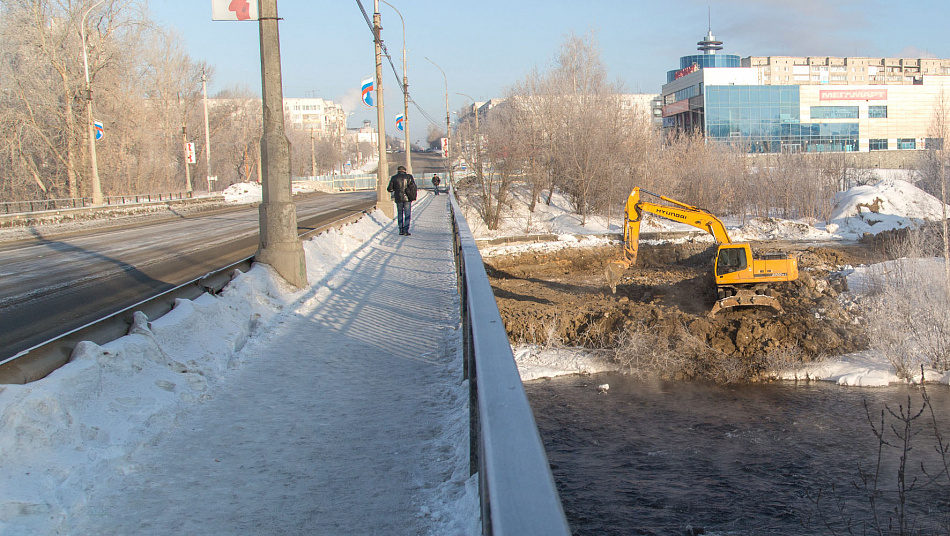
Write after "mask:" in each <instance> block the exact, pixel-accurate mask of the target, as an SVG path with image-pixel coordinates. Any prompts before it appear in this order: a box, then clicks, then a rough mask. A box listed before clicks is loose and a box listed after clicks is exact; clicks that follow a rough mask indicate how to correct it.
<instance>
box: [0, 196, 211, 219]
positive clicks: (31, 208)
mask: <svg viewBox="0 0 950 536" xmlns="http://www.w3.org/2000/svg"><path fill="white" fill-rule="evenodd" d="M191 197H192V194H191V193H189V192H169V193H158V194H136V195H110V196H107V197H104V198H103V205H106V206H116V205H127V204H133V203H154V202H163V201H175V200H180V199H190V198H191ZM93 206H96V205H95V204H94V203H93V201H92V198H91V197H67V198H62V199H34V200H28V201H3V202H0V214H20V213H25V212H43V211H46V210H66V209H72V208H89V207H93Z"/></svg>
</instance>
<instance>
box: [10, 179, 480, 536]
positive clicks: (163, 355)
mask: <svg viewBox="0 0 950 536" xmlns="http://www.w3.org/2000/svg"><path fill="white" fill-rule="evenodd" d="M427 199H430V200H431V199H432V197H431V196H427V195H426V194H423V196H422V198H421V199H420V202H419V203H417V207H418V208H417V210H414V211H413V216H414V226H415V227H414V229H413V231H414V236H413V239H414V242H406V243H401V242H396V239H397V238H401V237H396V236H394V235H395V233H394V232H392V231H393V223H392V222H391V221H389V220H388V218H386V217H385V216H384V215H383V214H382V213H381V212H379V211H376V212H374V213H372V214H369V215H367V216H364V217H363V218H362V219H360V220H359V221H358V222H356V223H354V224H351V225H347V226H345V227H343V228H341V229H338V230H330V231H327V232H325V233H323V234H321V235H319V236H317V237H314V238H312V239H311V240H308V241H307V242H305V243H304V252H305V255H306V258H307V267H308V280H309V282H310V286H309V287H308V288H306V289H303V290H296V289H293V288H292V287H288V286H287V285H286V284H285V283H284V282H283V280H282V279H281V278H279V277H278V276H276V275H275V274H274V273H273V272H272V271H271V269H270V268H269V267H267V266H263V265H255V266H254V267H253V268H251V269H250V270H249V271H248V272H247V273H236V276H235V277H234V279H233V280H232V281H231V283H230V284H229V285H228V286H227V287H226V288H225V289H224V290H223V292H222V293H221V294H220V295H219V296H211V295H204V296H202V297H200V298H197V299H195V300H180V301H179V302H178V303H177V305H176V307H175V308H174V309H173V310H172V311H171V312H170V313H168V314H166V315H165V316H163V317H161V318H158V319H156V320H154V321H151V322H149V321H148V319H147V318H145V317H144V315H141V314H139V315H136V322H135V324H134V325H133V327H132V328H131V330H130V333H129V335H127V336H125V337H122V338H120V339H118V340H116V341H113V342H110V343H108V344H104V345H102V346H98V345H96V344H93V343H89V342H85V343H81V344H80V345H79V346H78V347H77V348H76V350H75V351H74V354H73V358H72V360H71V361H70V363H68V364H67V365H66V366H64V367H62V368H60V369H58V370H56V371H54V372H53V373H52V374H51V375H50V376H48V377H46V378H44V379H42V380H40V381H37V382H33V383H31V384H28V385H5V386H0V423H2V427H3V430H4V433H3V434H2V435H0V459H3V466H4V471H3V473H2V474H0V534H4V535H27V534H29V535H32V534H141V533H148V534H238V533H258V534H264V533H276V532H280V533H291V534H318V533H319V534H369V533H374V532H377V531H381V532H378V533H388V534H394V533H412V534H476V533H478V532H479V531H480V521H479V514H478V511H479V506H478V490H477V481H476V478H477V476H476V477H470V476H469V463H468V448H469V439H468V426H469V424H468V405H467V402H468V385H467V383H466V382H465V381H463V380H462V378H461V369H462V365H461V360H462V356H461V332H460V330H459V327H460V320H459V302H458V293H457V288H456V282H455V274H454V271H453V270H452V269H451V265H452V262H453V260H452V255H451V238H450V232H449V231H448V229H450V228H451V227H450V226H449V225H448V222H447V218H448V212H447V210H446V207H445V205H444V204H443V203H444V202H437V203H432V204H431V205H430V206H429V207H425V206H424V205H425V201H426V200H427ZM434 199H440V198H434ZM443 242H444V244H443ZM443 246H444V247H443ZM420 255H424V256H425V258H426V259H427V262H430V263H439V262H441V263H444V264H445V265H446V269H445V270H439V271H436V272H430V271H424V270H418V269H417V265H418V257H419V256H420ZM394 278H395V279H396V280H395V281H394V280H393V279H394ZM405 333H409V334H411V337H412V339H413V343H412V344H400V343H399V342H398V339H399V338H400V337H402V336H404V334H405ZM354 508H359V509H360V510H359V511H358V512H355V511H354Z"/></svg>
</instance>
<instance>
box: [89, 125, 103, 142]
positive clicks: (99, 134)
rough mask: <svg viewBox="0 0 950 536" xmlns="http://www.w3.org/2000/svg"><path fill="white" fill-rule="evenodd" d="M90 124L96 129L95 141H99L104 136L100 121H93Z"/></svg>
mask: <svg viewBox="0 0 950 536" xmlns="http://www.w3.org/2000/svg"><path fill="white" fill-rule="evenodd" d="M92 124H93V125H95V127H96V141H99V140H101V139H102V137H103V136H105V135H106V131H105V129H104V128H103V127H102V121H93V122H92Z"/></svg>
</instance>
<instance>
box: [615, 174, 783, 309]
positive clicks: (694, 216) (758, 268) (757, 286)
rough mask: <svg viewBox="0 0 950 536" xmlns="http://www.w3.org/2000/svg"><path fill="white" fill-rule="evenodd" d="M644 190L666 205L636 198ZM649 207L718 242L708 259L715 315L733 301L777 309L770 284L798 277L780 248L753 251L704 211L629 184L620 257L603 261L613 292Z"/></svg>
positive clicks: (636, 243)
mask: <svg viewBox="0 0 950 536" xmlns="http://www.w3.org/2000/svg"><path fill="white" fill-rule="evenodd" d="M641 193H644V194H648V195H651V196H654V197H656V198H658V199H661V200H663V201H665V202H667V203H670V204H671V205H672V206H670V205H661V204H658V203H651V202H648V201H642V200H641V199H640V194H641ZM644 213H649V214H654V215H656V216H659V217H661V218H666V219H668V220H672V221H675V222H679V223H684V224H686V225H691V226H693V227H696V228H699V229H702V230H704V231H706V232H708V233H709V234H711V235H713V237H714V238H715V239H716V242H718V243H719V248H718V250H717V251H716V261H715V263H714V265H713V276H714V278H715V280H716V291H717V298H718V299H717V300H716V303H715V305H713V307H712V309H711V310H710V312H709V314H710V315H715V314H716V313H718V312H719V311H721V310H722V309H727V308H730V307H737V306H747V305H755V306H766V307H771V308H773V309H775V310H776V311H778V312H781V311H782V306H781V305H780V304H779V302H778V300H777V299H775V298H774V297H773V296H772V295H771V288H770V285H773V284H775V283H779V282H786V281H794V280H796V279H798V260H797V259H795V258H793V257H789V256H788V255H787V254H785V253H767V254H762V255H754V254H753V252H752V247H751V246H750V245H749V244H747V243H734V242H733V241H732V240H731V239H730V238H729V233H727V232H726V226H725V225H723V223H722V222H721V221H720V220H719V218H717V217H716V216H714V215H712V214H711V213H709V211H707V210H704V209H701V208H698V207H694V206H692V205H687V204H686V203H682V202H680V201H676V200H675V199H670V198H669V197H666V196H663V195H660V194H655V193H653V192H648V191H646V190H641V189H640V188H634V189H633V191H631V192H630V196H629V197H628V198H627V205H626V208H625V209H624V225H623V258H622V259H620V260H616V261H612V262H610V263H608V264H607V274H606V275H607V284H608V285H609V286H610V290H611V291H613V292H614V293H616V292H617V284H618V283H620V280H621V278H622V277H623V273H624V272H625V271H626V270H627V268H629V267H630V266H631V265H633V264H636V262H637V250H638V249H639V242H640V223H641V222H642V221H643V214H644Z"/></svg>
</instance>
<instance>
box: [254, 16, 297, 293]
mask: <svg viewBox="0 0 950 536" xmlns="http://www.w3.org/2000/svg"><path fill="white" fill-rule="evenodd" d="M277 21H278V18H277V0H260V35H261V84H262V86H263V97H264V99H263V101H264V102H263V110H264V135H263V136H262V137H261V166H260V169H261V179H262V180H261V182H262V184H261V186H262V193H263V199H262V202H261V206H260V227H261V232H260V247H259V248H258V250H257V254H256V255H255V258H256V260H257V262H260V263H263V264H269V265H271V267H273V268H274V269H275V270H276V271H277V273H278V274H280V275H281V276H282V277H283V278H284V279H286V280H287V282H288V283H290V284H291V285H293V286H295V287H297V288H303V287H304V286H306V284H307V264H306V258H305V257H304V253H303V246H302V245H301V243H300V239H299V238H298V237H297V207H295V206H294V202H293V197H292V192H291V190H292V187H291V175H290V140H288V139H287V136H286V134H285V133H284V95H283V93H284V91H283V85H282V82H281V72H280V35H279V30H278V28H277Z"/></svg>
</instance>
